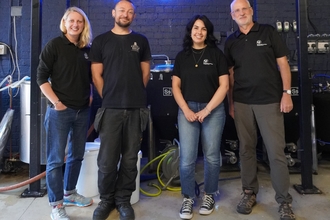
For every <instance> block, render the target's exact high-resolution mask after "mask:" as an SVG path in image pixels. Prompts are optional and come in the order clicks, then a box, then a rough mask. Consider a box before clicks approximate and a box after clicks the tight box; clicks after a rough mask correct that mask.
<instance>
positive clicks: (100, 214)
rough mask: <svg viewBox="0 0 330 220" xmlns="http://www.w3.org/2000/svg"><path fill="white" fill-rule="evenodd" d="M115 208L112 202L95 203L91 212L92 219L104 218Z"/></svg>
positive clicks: (101, 219)
mask: <svg viewBox="0 0 330 220" xmlns="http://www.w3.org/2000/svg"><path fill="white" fill-rule="evenodd" d="M115 208H116V205H115V204H114V203H110V202H107V201H101V202H99V204H98V205H97V207H96V209H95V210H94V213H93V220H105V219H107V218H108V216H109V214H110V212H111V211H112V210H114V209H115Z"/></svg>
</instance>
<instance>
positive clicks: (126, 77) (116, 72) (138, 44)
mask: <svg viewBox="0 0 330 220" xmlns="http://www.w3.org/2000/svg"><path fill="white" fill-rule="evenodd" d="M150 59H151V52H150V47H149V42H148V40H147V38H146V37H145V36H143V35H141V34H138V33H136V32H131V33H130V34H127V35H117V34H114V33H113V32H111V31H108V32H106V33H104V34H101V35H99V36H98V37H96V38H95V39H94V41H93V44H92V47H91V51H90V60H91V61H92V62H98V63H102V64H103V75H102V77H103V80H104V86H103V91H102V96H103V100H102V107H104V108H143V107H146V105H147V94H146V89H145V86H144V84H143V78H142V70H141V62H142V61H148V60H150Z"/></svg>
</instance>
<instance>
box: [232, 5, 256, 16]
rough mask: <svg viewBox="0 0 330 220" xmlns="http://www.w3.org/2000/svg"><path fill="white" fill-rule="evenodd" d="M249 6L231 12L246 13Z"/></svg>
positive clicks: (236, 13)
mask: <svg viewBox="0 0 330 220" xmlns="http://www.w3.org/2000/svg"><path fill="white" fill-rule="evenodd" d="M250 8H251V7H247V8H242V9H236V10H235V11H232V12H231V13H232V14H235V15H238V14H240V13H242V12H243V13H246V12H247V11H248V10H249V9H250Z"/></svg>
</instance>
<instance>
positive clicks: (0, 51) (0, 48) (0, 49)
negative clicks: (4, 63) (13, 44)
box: [0, 44, 7, 55]
mask: <svg viewBox="0 0 330 220" xmlns="http://www.w3.org/2000/svg"><path fill="white" fill-rule="evenodd" d="M5 54H7V48H6V46H5V45H3V44H0V55H5Z"/></svg>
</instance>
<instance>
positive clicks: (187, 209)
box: [180, 198, 194, 219]
mask: <svg viewBox="0 0 330 220" xmlns="http://www.w3.org/2000/svg"><path fill="white" fill-rule="evenodd" d="M193 204H194V200H193V199H191V198H184V199H183V202H182V207H181V209H180V218H181V219H192V217H193Z"/></svg>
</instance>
